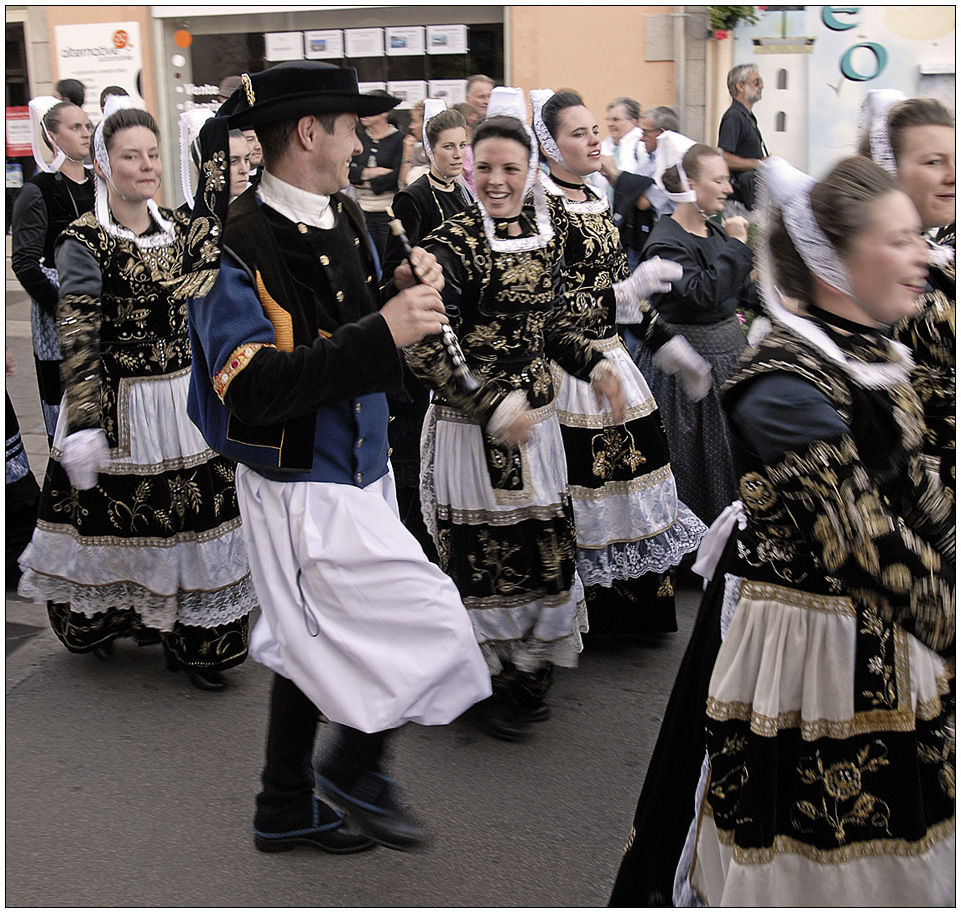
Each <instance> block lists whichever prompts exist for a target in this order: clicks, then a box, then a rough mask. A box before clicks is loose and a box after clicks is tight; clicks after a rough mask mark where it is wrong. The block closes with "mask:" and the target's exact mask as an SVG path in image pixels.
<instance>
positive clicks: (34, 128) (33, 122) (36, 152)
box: [27, 95, 67, 174]
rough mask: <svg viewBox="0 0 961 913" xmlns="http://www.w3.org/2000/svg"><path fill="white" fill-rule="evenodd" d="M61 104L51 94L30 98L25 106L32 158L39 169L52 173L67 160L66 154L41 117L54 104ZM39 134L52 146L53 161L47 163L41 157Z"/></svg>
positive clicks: (43, 116)
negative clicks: (28, 112)
mask: <svg viewBox="0 0 961 913" xmlns="http://www.w3.org/2000/svg"><path fill="white" fill-rule="evenodd" d="M59 104H62V102H61V100H60V99H59V98H54V96H53V95H39V96H37V97H36V98H31V99H30V101H29V103H28V104H27V107H28V109H29V111H30V146H31V148H32V149H33V160H34V161H35V162H36V163H37V167H38V168H39V169H40V170H41V171H46V172H49V173H51V174H52V173H53V172H55V171H59V170H60V166H61V165H62V164H63V163H64V162H65V161H66V160H67V156H66V154H65V153H64V152H63V150H62V149H61V148H60V147H59V146H58V145H57V143H56V140H54V138H53V137H52V136H51V135H50V131H49V130H47V126H46V124H44V122H43V119H44V118H45V117H46V116H47V114H48V112H49V111H50V109H51V108H52V107H53V106H54V105H59ZM41 134H42V135H43V136H46V137H47V139H48V140H49V141H50V145H51V146H52V147H53V151H54V157H53V161H52V162H50V164H49V165H48V164H47V162H46V161H45V160H44V157H43V146H42V145H41Z"/></svg>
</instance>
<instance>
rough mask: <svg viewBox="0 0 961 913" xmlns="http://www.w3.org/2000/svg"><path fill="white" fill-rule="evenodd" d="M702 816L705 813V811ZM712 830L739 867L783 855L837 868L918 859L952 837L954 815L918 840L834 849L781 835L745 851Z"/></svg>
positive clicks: (868, 842) (727, 833) (892, 839)
mask: <svg viewBox="0 0 961 913" xmlns="http://www.w3.org/2000/svg"><path fill="white" fill-rule="evenodd" d="M708 805H709V802H708V800H707V799H705V806H708ZM704 813H705V814H707V812H706V811H705V812H704ZM715 831H716V833H717V836H718V841H719V842H720V843H722V844H723V845H724V846H730V847H733V848H734V849H733V857H734V861H735V862H737V863H738V864H739V865H767V864H768V863H770V862H773V861H774V857H775V856H781V855H785V854H791V855H796V856H803V857H804V858H805V859H809V860H811V861H812V862H816V863H818V864H819V865H841V864H843V863H845V862H852V861H853V860H855V859H866V858H868V857H872V856H882V857H883V856H921V855H923V854H924V853H928V852H930V851H931V850H932V849H933V848H934V847H935V846H936V845H937V844H939V843H941V842H943V841H944V840H947V839H949V838H951V837H952V836H953V835H954V815H952V816H951V817H950V818H948V819H946V820H944V821H939V822H938V823H937V824H935V825H933V826H931V827H930V828H928V832H927V833H926V834H925V835H924V836H923V837H922V838H921V839H920V840H904V839H903V838H897V837H889V838H882V839H878V840H864V841H859V842H858V843H850V844H847V845H846V846H840V847H838V848H837V849H834V850H822V849H818V848H817V847H813V846H810V845H809V844H806V843H802V842H801V841H799V840H795V839H794V838H792V837H785V836H777V837H775V838H774V844H773V846H769V847H760V848H750V849H748V848H746V847H741V846H738V845H737V844H736V843H735V842H734V832H733V831H728V830H723V831H722V830H720V829H719V828H718V827H717V825H716V824H715Z"/></svg>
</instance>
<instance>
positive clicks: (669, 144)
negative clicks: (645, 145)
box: [654, 130, 697, 203]
mask: <svg viewBox="0 0 961 913" xmlns="http://www.w3.org/2000/svg"><path fill="white" fill-rule="evenodd" d="M693 145H694V140H692V139H691V138H690V137H689V136H685V135H684V134H683V133H676V132H675V131H674V130H665V131H664V132H663V133H662V134H661V135H660V136H659V137H658V138H657V147H656V148H655V149H654V180H655V181H656V182H657V186H658V187H660V188H661V190H663V191H664V193H665V194H667V197H668V199H669V200H672V201H673V202H675V203H696V202H697V193H695V191H694V189H693V188H692V187H691V182H690V181H689V180H688V177H687V173H686V172H685V171H684V166H683V165H682V164H681V160H682V159H683V158H684V154H685V153H686V152H687V150H688V149H690V148H691V146H693ZM675 165H676V166H677V174H678V177H679V178H680V179H681V186H682V187H685V188H686V189H685V190H681V191H673V190H668V189H667V188H666V187H665V186H664V172H665V171H668V170H670V169H671V168H673V167H674V166H675Z"/></svg>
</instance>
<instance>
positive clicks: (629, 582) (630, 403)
mask: <svg viewBox="0 0 961 913" xmlns="http://www.w3.org/2000/svg"><path fill="white" fill-rule="evenodd" d="M531 108H532V112H533V118H532V121H533V125H534V132H535V133H536V134H537V137H538V139H539V140H540V148H541V153H542V156H543V157H544V158H545V159H546V161H547V164H548V168H549V174H543V173H542V174H541V183H542V186H543V188H544V191H545V194H546V196H547V200H548V202H549V204H550V209H551V217H552V219H553V220H554V223H555V225H557V226H559V227H561V228H562V231H563V234H564V235H565V237H566V239H567V241H566V245H565V249H564V283H565V293H564V306H565V308H566V310H567V312H568V315H569V317H570V318H571V319H572V320H574V321H576V322H577V323H578V324H579V326H580V327H581V329H582V331H583V332H584V333H585V334H587V335H588V336H589V337H590V338H591V339H592V340H593V345H594V348H595V350H596V351H598V352H602V353H605V354H606V355H607V357H609V358H610V359H611V360H612V361H613V362H614V364H615V365H616V366H617V370H618V373H619V375H620V378H621V382H622V384H623V387H624V395H625V403H626V407H627V414H626V419H625V422H624V424H623V425H615V424H614V423H613V421H612V419H611V415H610V413H607V412H605V411H604V410H603V409H602V408H601V407H599V406H598V404H597V402H596V400H595V399H594V395H593V392H592V391H591V389H590V386H589V384H586V383H585V382H584V381H581V380H578V379H577V378H575V377H573V376H572V375H570V374H568V373H567V372H566V371H564V370H563V368H561V367H560V366H559V365H554V366H553V372H554V383H555V386H556V388H557V398H556V406H557V412H558V418H559V420H560V423H561V432H562V434H563V438H564V450H565V452H566V454H567V468H568V475H569V485H570V490H571V500H572V502H573V505H574V519H575V521H576V525H577V543H578V546H577V569H578V572H579V573H580V576H581V579H582V580H583V581H584V585H585V589H586V593H587V610H588V617H589V619H590V625H591V631H592V633H595V634H639V633H643V632H651V631H676V630H677V618H676V615H675V611H674V578H673V569H674V567H675V566H676V565H678V564H679V563H680V561H681V559H682V558H683V557H684V555H686V554H688V553H690V552H693V551H694V550H695V549H696V548H697V546H698V543H699V542H700V540H701V536H702V535H703V534H704V532H705V526H704V524H703V523H702V522H701V521H700V520H699V519H698V518H697V517H696V516H695V515H694V513H693V512H692V511H691V510H690V509H689V508H688V507H687V506H686V505H685V504H684V503H683V502H682V501H680V500H679V499H678V496H677V487H676V485H675V482H674V475H673V473H672V472H671V462H670V460H671V457H670V453H669V451H668V446H667V437H666V435H665V433H664V425H663V422H662V421H661V416H660V413H659V412H658V408H657V403H656V402H655V401H654V397H653V395H652V394H651V390H650V387H648V385H647V381H645V379H644V377H643V375H642V374H641V372H640V371H639V370H638V369H637V366H636V365H635V364H634V362H633V361H632V360H631V357H630V355H629V354H628V352H627V349H626V348H625V346H624V343H623V341H622V340H621V338H620V336H619V335H618V334H617V330H616V329H615V324H622V325H631V328H632V329H633V330H634V332H635V333H636V334H637V336H638V337H639V338H640V339H641V340H643V342H644V344H645V345H646V346H648V347H649V348H650V349H651V351H652V352H653V353H655V354H654V358H655V359H657V360H658V363H659V364H661V365H663V366H664V367H665V369H668V370H669V369H671V368H673V369H674V370H677V371H680V372H681V374H682V383H685V384H686V389H688V391H689V393H690V395H692V396H693V397H697V396H698V395H703V393H705V392H707V388H708V387H709V386H710V367H709V366H708V364H707V362H705V361H704V359H703V358H701V357H700V356H699V355H698V354H697V353H696V352H695V351H694V350H693V349H692V348H691V346H690V345H689V344H688V343H687V342H686V340H685V339H684V338H683V337H681V336H677V335H676V334H675V333H674V332H673V331H671V330H669V329H667V328H666V327H665V326H664V324H663V323H662V322H661V321H660V320H659V319H658V317H657V314H656V313H655V312H654V311H653V310H652V309H651V308H650V305H649V304H648V302H647V300H646V298H647V295H649V294H650V293H651V292H653V291H658V290H662V289H666V288H669V287H670V282H669V280H670V279H671V278H673V277H679V276H680V274H681V268H680V267H679V266H677V265H676V264H673V263H669V262H667V261H660V260H651V261H649V262H648V263H646V264H645V265H644V266H643V267H642V268H640V269H639V270H637V271H636V272H635V274H634V275H633V276H631V274H630V272H629V270H628V265H627V256H626V254H625V252H624V248H623V247H622V246H621V244H620V241H619V236H618V230H617V228H616V226H615V225H614V219H613V216H612V214H611V207H610V204H609V203H608V202H607V198H606V197H604V196H601V195H599V194H598V193H597V192H595V191H594V190H593V189H592V188H591V187H590V186H589V185H588V184H587V183H586V182H585V180H584V178H585V177H586V176H587V175H589V174H592V173H594V172H595V171H596V170H597V168H598V167H599V158H600V152H599V150H600V139H599V137H598V128H597V124H596V122H595V121H594V118H593V116H592V115H591V112H590V111H588V109H587V108H586V107H585V106H584V103H583V101H581V99H580V96H578V95H576V94H574V93H573V92H562V93H556V94H552V93H551V92H550V90H548V89H544V90H537V89H535V90H534V91H532V92H531Z"/></svg>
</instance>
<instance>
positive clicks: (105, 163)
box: [93, 95, 173, 247]
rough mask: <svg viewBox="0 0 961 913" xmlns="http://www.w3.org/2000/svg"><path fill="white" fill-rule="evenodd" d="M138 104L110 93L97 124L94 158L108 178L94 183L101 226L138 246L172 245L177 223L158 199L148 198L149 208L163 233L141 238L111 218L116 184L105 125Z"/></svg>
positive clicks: (123, 96)
mask: <svg viewBox="0 0 961 913" xmlns="http://www.w3.org/2000/svg"><path fill="white" fill-rule="evenodd" d="M136 107H137V103H136V102H135V101H134V100H133V98H132V97H131V96H129V95H108V96H107V101H106V102H105V104H104V108H103V119H102V120H101V121H100V123H99V124H97V129H96V130H95V131H94V134H93V155H94V159H96V161H97V164H99V165H100V168H101V170H102V171H103V173H104V175H106V179H104V178H102V177H100V175H97V178H96V184H95V185H94V191H95V192H94V214H95V215H96V217H97V221H98V222H99V223H100V225H101V226H102V227H103V228H104V229H105V230H106V231H107V232H108V233H109V234H111V235H113V236H114V237H115V238H127V239H128V240H131V241H133V242H134V243H136V244H137V246H138V247H160V246H162V245H165V244H170V243H171V242H172V241H173V224H172V223H171V222H169V221H167V219H165V218H164V217H163V216H162V215H161V214H160V210H159V208H158V207H157V203H156V202H155V201H154V200H152V199H151V200H147V210H148V211H149V213H150V215H151V217H152V218H153V219H154V221H155V222H156V223H157V224H158V225H159V226H160V228H161V229H162V233H161V235H153V236H150V237H147V238H141V237H140V236H139V235H135V234H134V233H133V232H132V231H130V229H129V228H124V227H123V226H122V225H118V224H117V223H116V222H114V221H113V220H112V219H111V218H110V205H109V202H108V197H107V184H108V182H110V183H111V184H112V181H111V180H110V178H111V174H110V156H109V155H108V153H107V144H106V143H105V142H104V138H103V125H104V124H105V123H106V121H107V118H108V117H110V115H111V114H115V113H116V112H117V111H122V110H124V109H126V108H136Z"/></svg>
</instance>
